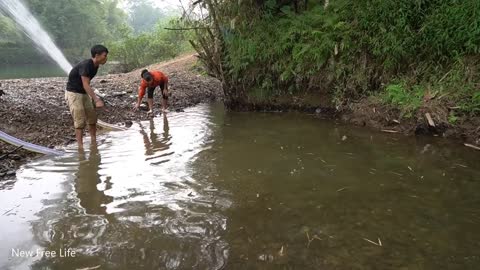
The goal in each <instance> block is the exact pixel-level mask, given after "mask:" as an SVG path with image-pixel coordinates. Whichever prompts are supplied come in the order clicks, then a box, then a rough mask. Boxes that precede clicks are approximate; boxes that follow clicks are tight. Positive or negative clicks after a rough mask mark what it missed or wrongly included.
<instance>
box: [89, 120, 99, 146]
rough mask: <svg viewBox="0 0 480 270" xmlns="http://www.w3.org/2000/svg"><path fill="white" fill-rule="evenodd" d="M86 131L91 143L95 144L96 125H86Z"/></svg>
mask: <svg viewBox="0 0 480 270" xmlns="http://www.w3.org/2000/svg"><path fill="white" fill-rule="evenodd" d="M88 132H90V139H91V145H96V144H97V125H88Z"/></svg>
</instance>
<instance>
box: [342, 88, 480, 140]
mask: <svg viewBox="0 0 480 270" xmlns="http://www.w3.org/2000/svg"><path fill="white" fill-rule="evenodd" d="M452 110H455V108H453V107H449V106H447V105H445V104H441V103H439V102H435V101H431V102H425V103H424V104H423V105H422V106H421V107H420V108H419V109H418V110H417V111H416V112H415V114H414V115H412V116H411V117H402V112H401V111H400V110H399V109H398V108H393V107H392V106H388V105H384V104H382V103H380V102H378V101H375V100H373V99H368V98H365V99H363V100H361V101H359V102H356V103H352V104H351V105H350V106H349V107H348V108H347V109H345V111H344V112H342V114H341V115H342V116H341V118H342V120H343V121H345V122H347V123H352V124H355V125H359V126H365V127H370V128H373V129H377V130H381V131H384V132H392V133H401V134H405V135H419V136H423V135H426V136H435V137H443V138H448V139H454V140H457V141H458V143H459V145H461V144H463V143H469V144H474V145H477V146H478V145H480V117H472V116H470V117H467V116H464V117H459V118H458V119H457V120H456V122H455V123H451V121H449V115H450V112H451V111H452Z"/></svg>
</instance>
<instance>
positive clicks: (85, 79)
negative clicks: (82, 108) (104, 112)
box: [82, 76, 105, 108]
mask: <svg viewBox="0 0 480 270" xmlns="http://www.w3.org/2000/svg"><path fill="white" fill-rule="evenodd" d="M82 84H83V89H85V92H87V94H88V95H89V96H90V97H91V98H92V99H93V101H94V102H95V107H97V108H101V107H103V106H105V104H103V101H102V100H101V99H100V98H99V97H97V95H95V93H94V92H93V89H92V88H91V87H90V78H89V77H85V76H82Z"/></svg>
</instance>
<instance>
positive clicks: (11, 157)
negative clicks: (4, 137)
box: [9, 155, 22, 160]
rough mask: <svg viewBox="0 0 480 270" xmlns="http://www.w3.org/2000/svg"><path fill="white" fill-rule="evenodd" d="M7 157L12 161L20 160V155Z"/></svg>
mask: <svg viewBox="0 0 480 270" xmlns="http://www.w3.org/2000/svg"><path fill="white" fill-rule="evenodd" d="M9 157H10V159H12V160H21V159H22V157H21V156H20V155H10V156H9Z"/></svg>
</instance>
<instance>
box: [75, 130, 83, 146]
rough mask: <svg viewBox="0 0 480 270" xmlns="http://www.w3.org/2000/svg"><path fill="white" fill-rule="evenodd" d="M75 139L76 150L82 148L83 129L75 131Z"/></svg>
mask: <svg viewBox="0 0 480 270" xmlns="http://www.w3.org/2000/svg"><path fill="white" fill-rule="evenodd" d="M75 138H76V139H77V144H78V148H83V128H76V129H75Z"/></svg>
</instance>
